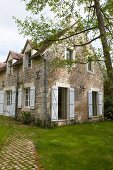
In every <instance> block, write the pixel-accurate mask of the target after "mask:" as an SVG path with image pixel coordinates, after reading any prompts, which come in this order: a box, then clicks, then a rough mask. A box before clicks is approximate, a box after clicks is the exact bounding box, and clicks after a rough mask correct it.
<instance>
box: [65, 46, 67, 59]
mask: <svg viewBox="0 0 113 170" xmlns="http://www.w3.org/2000/svg"><path fill="white" fill-rule="evenodd" d="M64 59H65V60H67V48H66V47H65V49H64Z"/></svg>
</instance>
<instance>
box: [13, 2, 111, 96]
mask: <svg viewBox="0 0 113 170" xmlns="http://www.w3.org/2000/svg"><path fill="white" fill-rule="evenodd" d="M22 1H25V3H26V10H28V11H30V12H31V13H32V17H26V18H25V20H24V21H21V20H19V19H15V20H16V23H17V25H18V28H19V31H20V33H22V34H24V35H25V36H26V35H30V36H31V38H32V39H33V40H35V41H36V42H40V41H42V40H45V39H49V41H58V39H57V37H55V36H54V35H57V33H58V32H59V31H61V30H64V29H66V28H67V27H69V25H71V24H70V23H71V22H72V23H77V24H76V27H75V28H74V29H68V31H67V32H66V34H65V35H64V37H63V38H64V39H66V38H68V37H71V36H73V35H78V34H81V33H85V35H91V36H90V39H89V40H88V39H87V41H86V42H85V43H84V44H79V45H80V46H84V45H87V44H89V43H91V42H93V41H95V40H96V39H100V40H101V44H102V49H103V53H102V58H103V59H104V61H105V66H106V71H107V76H108V79H109V82H110V88H111V94H112V98H113V71H112V58H113V56H112V53H113V52H112V51H113V8H112V7H113V1H111V0H77V1H75V0H43V1H42V0H22ZM51 14H52V17H50V15H51ZM89 33H90V34H89ZM51 35H52V37H54V38H52V40H51V39H50V37H51Z"/></svg>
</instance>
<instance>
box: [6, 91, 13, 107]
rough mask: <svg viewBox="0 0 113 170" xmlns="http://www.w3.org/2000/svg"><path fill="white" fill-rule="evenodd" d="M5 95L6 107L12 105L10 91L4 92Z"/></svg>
mask: <svg viewBox="0 0 113 170" xmlns="http://www.w3.org/2000/svg"><path fill="white" fill-rule="evenodd" d="M6 95H7V105H12V91H11V90H10V91H7V92H6Z"/></svg>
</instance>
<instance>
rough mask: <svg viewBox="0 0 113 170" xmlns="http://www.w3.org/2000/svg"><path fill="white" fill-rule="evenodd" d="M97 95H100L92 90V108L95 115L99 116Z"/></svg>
mask: <svg viewBox="0 0 113 170" xmlns="http://www.w3.org/2000/svg"><path fill="white" fill-rule="evenodd" d="M97 96H98V92H95V91H92V110H93V116H97V108H98V107H97V106H98V102H97Z"/></svg>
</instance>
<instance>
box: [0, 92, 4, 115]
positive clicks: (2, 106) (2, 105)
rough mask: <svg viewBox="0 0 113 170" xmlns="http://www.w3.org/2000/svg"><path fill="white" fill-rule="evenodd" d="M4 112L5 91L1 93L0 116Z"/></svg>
mask: <svg viewBox="0 0 113 170" xmlns="http://www.w3.org/2000/svg"><path fill="white" fill-rule="evenodd" d="M3 112H4V91H0V114H1V115H2V114H3Z"/></svg>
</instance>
